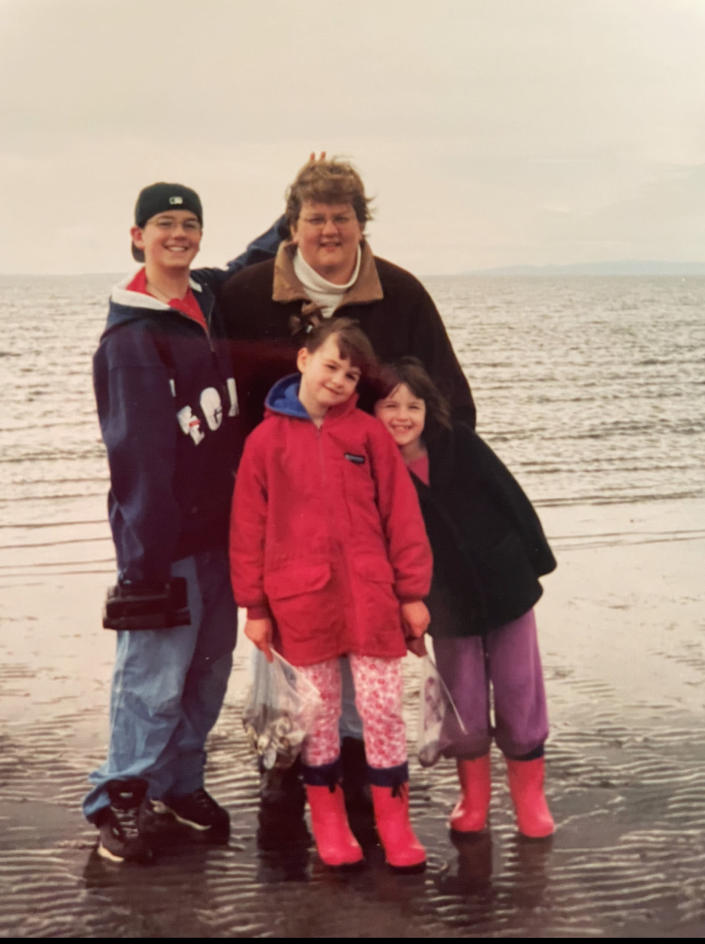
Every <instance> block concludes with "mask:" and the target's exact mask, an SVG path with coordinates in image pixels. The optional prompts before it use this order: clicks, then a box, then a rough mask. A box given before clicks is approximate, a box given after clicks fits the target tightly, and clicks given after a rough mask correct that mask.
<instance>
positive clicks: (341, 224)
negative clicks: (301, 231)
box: [301, 213, 357, 229]
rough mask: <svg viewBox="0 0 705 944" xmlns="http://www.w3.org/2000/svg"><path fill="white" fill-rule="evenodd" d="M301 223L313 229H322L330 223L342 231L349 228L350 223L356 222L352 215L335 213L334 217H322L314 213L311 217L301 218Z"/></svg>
mask: <svg viewBox="0 0 705 944" xmlns="http://www.w3.org/2000/svg"><path fill="white" fill-rule="evenodd" d="M301 222H302V223H305V224H306V225H307V226H311V227H313V228H314V229H323V227H324V226H325V225H326V224H327V223H332V224H333V226H337V227H338V228H339V229H344V228H345V227H346V226H350V224H351V223H355V222H357V217H356V216H355V214H354V213H336V214H335V215H334V216H323V215H322V214H320V213H315V214H314V215H313V216H302V217H301Z"/></svg>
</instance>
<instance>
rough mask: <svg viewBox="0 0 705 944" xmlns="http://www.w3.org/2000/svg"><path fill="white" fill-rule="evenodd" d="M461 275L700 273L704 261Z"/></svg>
mask: <svg viewBox="0 0 705 944" xmlns="http://www.w3.org/2000/svg"><path fill="white" fill-rule="evenodd" d="M465 275H642V276H643V275H681V276H685V275H703V276H705V262H661V261H651V260H645V261H635V260H625V261H622V262H582V263H576V264H574V265H544V266H530V265H515V266H497V267H495V268H492V269H471V270H470V271H468V272H466V273H465Z"/></svg>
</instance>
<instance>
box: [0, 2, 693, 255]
mask: <svg viewBox="0 0 705 944" xmlns="http://www.w3.org/2000/svg"><path fill="white" fill-rule="evenodd" d="M0 22H1V24H2V29H1V30H0V79H1V81H0V113H1V114H2V128H3V133H2V135H1V137H0V170H1V171H2V180H3V213H4V218H5V220H8V219H10V220H12V226H11V228H10V229H6V231H5V233H4V234H3V236H2V259H1V261H0V269H2V270H3V271H6V272H13V271H47V272H50V271H98V270H100V271H120V270H122V269H123V268H129V266H130V260H129V255H128V253H127V246H128V242H127V229H128V227H129V225H130V222H131V219H130V216H131V209H132V205H133V202H134V198H135V196H136V193H137V191H138V190H139V188H140V187H141V186H143V185H144V184H145V183H148V182H151V181H152V180H156V179H178V180H183V181H184V182H187V183H189V184H191V185H192V186H195V187H196V188H197V189H198V190H199V192H200V193H201V195H202V197H203V200H204V204H205V207H206V238H205V241H204V248H203V254H202V258H203V261H204V262H208V263H221V262H223V261H224V260H225V259H226V258H227V257H228V256H230V255H232V254H234V253H235V252H236V251H237V250H238V249H239V248H240V247H241V246H242V244H243V243H244V242H245V241H246V240H247V239H248V238H249V237H251V236H253V235H255V234H256V233H257V232H259V231H260V230H261V229H263V228H264V227H265V226H266V225H267V224H268V223H269V222H270V221H271V219H272V218H273V217H274V216H275V215H276V214H277V213H278V212H279V210H280V208H281V206H282V203H283V193H284V189H285V187H286V184H287V182H288V181H289V180H290V179H291V177H292V176H293V174H294V173H295V171H296V169H297V168H298V166H299V165H300V164H301V163H302V162H303V160H304V159H305V158H306V156H307V155H308V153H309V151H311V150H313V149H317V150H318V149H322V148H325V149H326V150H328V152H329V153H343V154H346V155H348V156H350V157H351V158H352V159H353V160H354V161H355V163H356V164H357V165H358V166H359V168H360V170H361V171H362V173H363V175H364V177H365V180H366V182H367V184H368V186H369V189H370V190H371V191H372V192H373V193H374V194H376V196H377V207H378V213H377V218H376V220H375V222H374V223H373V225H372V227H371V230H370V232H371V239H372V240H373V244H374V248H375V250H376V251H377V252H379V253H380V254H383V255H387V256H388V257H390V258H393V259H394V260H395V261H398V262H400V263H401V264H402V265H407V266H408V267H410V268H413V269H414V270H415V271H418V272H420V273H430V272H451V271H462V270H464V269H468V268H474V267H478V266H491V265H501V264H512V263H527V262H529V263H531V262H533V263H549V262H555V263H568V262H572V261H589V260H601V259H610V258H620V259H621V258H625V257H635V258H644V254H645V253H647V251H648V254H649V255H650V256H658V257H661V258H668V259H675V258H683V259H698V258H702V253H701V250H700V246H701V245H702V226H701V224H700V222H699V218H700V214H699V212H698V211H699V207H700V205H701V204H702V202H703V195H704V194H703V183H704V181H703V173H702V153H703V144H704V143H705V108H704V107H703V106H704V105H705V78H704V73H703V69H702V66H701V58H702V48H703V41H704V40H705V7H704V6H703V4H701V3H700V2H696V0H661V2H659V0H655V2H650V3H644V2H643V0H619V2H610V3H608V2H606V0H571V2H565V0H495V2H493V3H491V4H490V3H486V2H485V0H436V2H434V3H433V4H428V3H427V2H425V0H424V2H421V0H385V2H379V0H360V2H358V3H356V4H347V5H343V4H335V3H330V2H325V3H324V2H321V0H309V2H307V3H306V4H305V5H303V4H302V5H298V4H291V3H289V2H283V0H271V2H268V3H259V4H257V3H253V2H245V0H243V2H232V0H202V2H201V3H199V5H198V6H195V5H192V4H191V3H190V2H189V3H187V2H185V0H173V2H170V3H166V2H163V0H151V2H150V0H142V2H135V0H121V2H117V0H90V2H89V0H85V2H84V0H65V2H61V3H59V2H58V0H56V2H54V0H51V2H50V0H0ZM38 224H39V225H38Z"/></svg>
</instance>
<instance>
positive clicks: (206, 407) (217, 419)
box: [201, 387, 223, 430]
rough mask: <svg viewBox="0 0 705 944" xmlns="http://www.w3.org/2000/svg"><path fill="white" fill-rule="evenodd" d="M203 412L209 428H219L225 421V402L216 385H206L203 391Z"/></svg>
mask: <svg viewBox="0 0 705 944" xmlns="http://www.w3.org/2000/svg"><path fill="white" fill-rule="evenodd" d="M201 412H202V413H203V415H204V416H205V418H206V423H208V429H211V430H214V429H218V427H219V426H220V424H221V423H222V422H223V402H222V400H221V399H220V394H219V393H218V391H217V390H216V389H215V387H206V389H205V390H202V391H201Z"/></svg>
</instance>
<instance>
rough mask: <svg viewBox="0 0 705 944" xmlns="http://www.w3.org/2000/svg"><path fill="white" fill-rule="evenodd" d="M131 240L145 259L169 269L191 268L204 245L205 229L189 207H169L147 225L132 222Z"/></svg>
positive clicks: (152, 218)
mask: <svg viewBox="0 0 705 944" xmlns="http://www.w3.org/2000/svg"><path fill="white" fill-rule="evenodd" d="M131 235H132V242H133V243H134V245H135V246H136V247H137V248H138V249H141V250H142V251H143V252H144V256H145V260H147V261H148V262H150V263H151V264H152V265H157V266H159V267H160V268H165V269H169V270H174V269H188V268H189V267H190V265H191V263H192V262H193V260H194V258H195V256H196V254H197V252H198V250H199V248H200V245H201V236H202V235H203V229H202V227H201V224H200V222H199V220H198V217H197V216H196V214H195V213H192V212H191V211H190V210H166V211H165V212H164V213H157V214H156V216H153V217H151V218H150V219H149V220H147V222H146V223H145V224H144V226H142V227H140V226H133V228H132V230H131Z"/></svg>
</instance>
